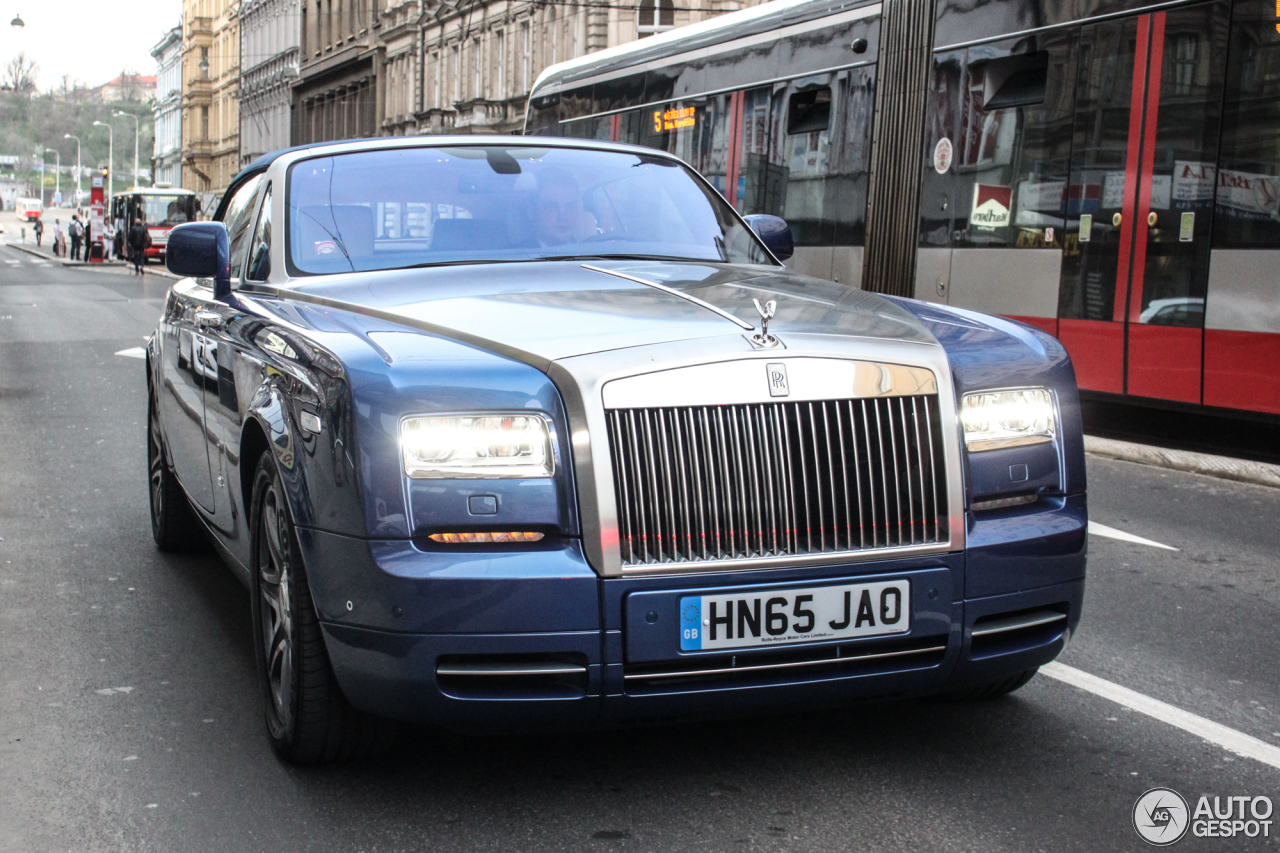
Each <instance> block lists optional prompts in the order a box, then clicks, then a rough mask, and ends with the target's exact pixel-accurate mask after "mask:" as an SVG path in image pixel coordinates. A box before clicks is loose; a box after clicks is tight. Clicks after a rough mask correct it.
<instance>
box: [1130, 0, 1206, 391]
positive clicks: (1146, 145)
mask: <svg viewBox="0 0 1280 853" xmlns="http://www.w3.org/2000/svg"><path fill="white" fill-rule="evenodd" d="M1151 18H1152V26H1151V48H1150V50H1151V62H1150V70H1149V71H1148V73H1147V85H1146V90H1147V115H1146V126H1145V128H1144V133H1143V140H1142V167H1141V169H1140V174H1141V177H1139V178H1138V204H1137V206H1136V207H1135V209H1134V221H1133V225H1134V228H1135V229H1136V236H1135V238H1134V241H1133V283H1132V284H1130V286H1129V322H1131V323H1136V322H1138V317H1139V316H1140V315H1141V314H1142V286H1143V283H1144V281H1145V279H1146V272H1147V239H1148V237H1149V236H1150V226H1149V225H1148V224H1147V214H1148V213H1149V212H1150V210H1151V183H1152V175H1153V173H1154V172H1155V159H1156V156H1155V147H1156V120H1157V119H1158V118H1159V115H1160V83H1161V81H1162V79H1163V73H1162V71H1163V63H1164V18H1165V13H1164V12H1156V13H1155V14H1154V15H1152V16H1151ZM1132 121H1133V119H1132V117H1131V118H1130V122H1132ZM1125 182H1126V186H1125V190H1126V191H1127V190H1128V186H1127V183H1128V175H1126V176H1125ZM1198 360H1199V359H1198V358H1197V361H1198ZM1197 396H1199V395H1197Z"/></svg>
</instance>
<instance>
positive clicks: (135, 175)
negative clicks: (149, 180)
mask: <svg viewBox="0 0 1280 853" xmlns="http://www.w3.org/2000/svg"><path fill="white" fill-rule="evenodd" d="M111 114H112V115H113V116H124V117H126V118H131V119H133V185H134V186H135V187H136V186H138V117H137V116H136V115H134V114H133V113H126V112H124V111H123V110H114V111H113V112H112V113H111ZM153 183H154V181H153Z"/></svg>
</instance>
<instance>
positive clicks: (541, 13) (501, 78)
mask: <svg viewBox="0 0 1280 853" xmlns="http://www.w3.org/2000/svg"><path fill="white" fill-rule="evenodd" d="M393 2H394V0H393ZM757 2H758V0H685V2H684V3H683V4H681V6H680V7H676V5H675V3H674V2H673V0H640V2H639V3H637V4H635V5H625V4H624V5H621V6H618V7H614V6H610V5H609V4H605V3H585V2H584V3H547V2H531V1H530V0H474V2H470V3H468V2H465V0H464V2H457V3H454V2H448V0H426V2H425V4H424V8H423V10H422V12H421V13H420V16H419V17H420V23H419V26H418V55H417V66H418V69H417V73H415V74H412V75H408V74H406V75H403V77H402V76H399V75H398V76H396V77H390V76H389V77H388V100H389V102H394V103H402V102H404V101H406V100H411V101H414V102H416V104H417V105H418V106H417V108H416V110H415V111H414V114H413V116H414V119H415V120H414V122H413V123H412V127H413V129H412V130H409V129H408V124H407V123H400V124H396V125H395V126H394V127H388V128H387V130H388V131H390V132H410V133H412V132H417V133H518V132H520V130H521V128H522V127H523V126H524V114H525V104H526V102H527V100H528V96H529V90H530V88H531V87H532V86H533V83H534V81H535V80H537V78H538V75H539V74H540V73H541V72H542V70H543V69H544V68H546V67H547V66H550V65H554V64H556V63H557V62H564V61H565V60H569V59H575V58H577V57H579V56H582V55H584V54H587V53H594V52H596V51H598V50H604V49H606V48H610V47H614V46H615V45H620V44H625V43H627V42H630V41H634V40H635V39H637V38H644V37H646V36H650V35H653V34H655V33H659V32H664V31H666V30H670V29H674V28H676V27H680V26H684V25H686V24H692V23H696V22H698V21H701V20H705V19H707V18H711V17H714V16H716V15H720V14H723V13H725V12H733V11H737V10H738V9H743V8H746V7H748V6H754V5H756V4H757ZM403 5H404V6H411V5H416V4H412V3H404V4H403ZM398 8H399V7H392V8H390V9H388V11H387V13H386V15H385V16H384V18H385V17H387V16H390V15H391V14H393V13H394V12H395V11H396V10H397V9H398ZM390 55H391V54H390V50H388V57H390Z"/></svg>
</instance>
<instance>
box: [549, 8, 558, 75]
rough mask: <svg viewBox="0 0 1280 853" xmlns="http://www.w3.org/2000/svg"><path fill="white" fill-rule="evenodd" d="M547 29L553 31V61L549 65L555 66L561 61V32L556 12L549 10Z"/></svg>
mask: <svg viewBox="0 0 1280 853" xmlns="http://www.w3.org/2000/svg"><path fill="white" fill-rule="evenodd" d="M547 29H549V30H551V61H550V62H548V63H547V64H548V65H555V64H556V63H557V62H559V61H560V60H559V59H558V58H557V57H558V56H559V54H560V51H559V47H560V30H559V28H557V27H556V10H555V9H548V10H547Z"/></svg>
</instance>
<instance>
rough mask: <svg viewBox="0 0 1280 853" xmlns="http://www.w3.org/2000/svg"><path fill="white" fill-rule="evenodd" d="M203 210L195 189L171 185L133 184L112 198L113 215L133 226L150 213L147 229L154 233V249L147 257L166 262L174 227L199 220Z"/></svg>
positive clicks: (127, 226)
mask: <svg viewBox="0 0 1280 853" xmlns="http://www.w3.org/2000/svg"><path fill="white" fill-rule="evenodd" d="M197 213H199V205H198V204H197V202H196V194H195V193H194V192H192V191H191V190H184V189H173V188H171V187H163V186H161V187H132V188H131V189H127V190H125V191H124V192H121V193H118V194H117V195H116V196H114V197H113V198H112V200H111V218H112V220H113V221H114V220H116V219H120V220H122V221H123V222H124V227H125V228H129V227H130V226H132V225H133V223H134V221H135V220H136V219H137V218H138V216H139V214H142V215H145V216H146V222H147V232H148V233H149V234H150V235H151V248H149V249H147V258H148V259H151V258H158V259H159V260H160V261H161V262H163V261H164V250H165V246H167V245H168V243H169V232H170V231H172V230H173V226H175V225H179V224H181V223H183V222H195V221H196V215H197Z"/></svg>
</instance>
